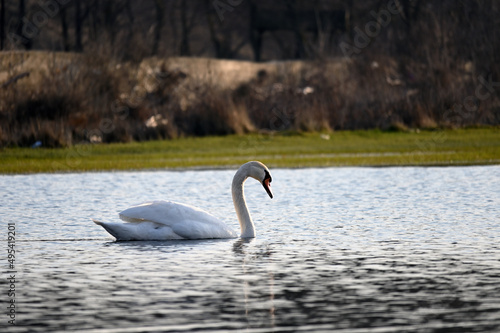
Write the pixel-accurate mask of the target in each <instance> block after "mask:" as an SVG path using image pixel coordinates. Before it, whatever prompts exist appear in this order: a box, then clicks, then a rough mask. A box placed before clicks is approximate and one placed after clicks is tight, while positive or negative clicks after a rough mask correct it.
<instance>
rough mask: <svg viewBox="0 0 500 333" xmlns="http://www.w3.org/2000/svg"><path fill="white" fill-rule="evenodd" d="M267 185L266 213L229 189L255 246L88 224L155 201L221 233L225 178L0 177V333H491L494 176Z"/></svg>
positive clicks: (299, 178)
mask: <svg viewBox="0 0 500 333" xmlns="http://www.w3.org/2000/svg"><path fill="white" fill-rule="evenodd" d="M271 173H272V175H273V184H272V185H273V189H274V194H275V198H274V199H273V200H270V199H269V198H268V197H267V194H266V193H265V191H264V190H263V189H262V186H261V185H260V184H258V183H257V182H255V181H254V180H252V179H250V180H249V181H248V182H247V185H246V188H245V189H246V195H247V201H248V205H249V207H250V210H251V212H252V215H253V218H254V221H255V224H256V229H257V238H255V239H251V240H241V239H228V240H203V241H165V242H114V241H113V238H111V236H109V235H108V234H107V233H106V232H105V231H104V230H103V229H102V228H100V227H99V226H97V225H94V224H93V223H92V222H91V220H90V218H99V219H102V220H117V213H118V212H119V211H121V210H123V209H125V208H127V207H128V206H130V205H133V204H136V203H140V202H143V201H147V200H154V199H169V200H175V201H179V202H185V203H190V204H193V205H196V206H199V207H200V208H203V209H206V210H208V211H210V212H212V213H213V214H214V215H216V216H218V217H220V218H221V219H223V220H224V221H226V222H227V223H228V224H230V225H232V226H234V227H235V228H237V227H238V224H237V221H236V216H235V213H234V209H233V206H232V201H231V196H230V190H229V187H230V183H231V179H232V176H233V174H234V170H231V171H220V170H219V171H186V172H170V171H157V172H126V173H125V172H123V173H122V172H120V173H86V174H55V175H51V174H50V175H47V174H40V175H19V176H0V185H1V189H2V190H1V191H2V203H1V206H0V207H1V208H0V214H1V215H0V217H1V222H2V225H3V227H2V228H3V235H4V236H2V239H3V240H5V239H6V238H7V224H8V223H15V228H16V243H15V246H16V249H17V251H18V252H17V257H16V262H15V269H16V271H17V273H16V285H15V287H16V291H15V301H16V303H15V304H16V323H17V326H15V327H13V326H9V325H8V323H7V321H8V320H9V318H8V316H7V313H6V312H7V310H5V306H2V308H3V309H4V310H2V318H3V319H2V321H1V323H0V331H2V332H5V331H8V332H51V331H61V332H70V331H82V332H83V331H84V332H183V331H205V330H208V331H219V330H220V331H248V332H269V331H276V332H292V331H310V332H321V331H325V332H331V331H338V332H366V331H373V332H500V167H498V166H492V167H456V168H455V167H454V168H328V169H301V170H285V169H276V170H271ZM4 244H5V243H4ZM2 248H4V249H5V248H6V247H5V246H3V247H2ZM3 251H4V255H3V256H2V258H4V259H3V260H4V262H3V263H2V265H3V267H4V268H5V267H7V261H6V259H5V257H6V256H5V250H3ZM6 278H7V277H6V276H5V275H3V277H2V285H3V287H2V289H3V290H4V291H5V289H6V288H5V286H6V285H7V284H6ZM7 287H8V286H7ZM2 298H3V299H2V304H4V305H5V304H7V303H5V302H4V301H8V300H9V298H8V297H7V294H6V293H5V292H2Z"/></svg>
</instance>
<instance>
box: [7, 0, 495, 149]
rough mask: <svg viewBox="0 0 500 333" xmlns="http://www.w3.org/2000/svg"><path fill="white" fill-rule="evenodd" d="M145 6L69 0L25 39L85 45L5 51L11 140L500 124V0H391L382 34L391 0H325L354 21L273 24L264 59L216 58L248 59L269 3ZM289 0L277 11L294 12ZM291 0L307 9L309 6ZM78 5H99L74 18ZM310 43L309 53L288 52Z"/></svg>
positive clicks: (12, 9) (53, 143) (57, 142)
mask: <svg viewBox="0 0 500 333" xmlns="http://www.w3.org/2000/svg"><path fill="white" fill-rule="evenodd" d="M25 2H26V3H27V4H29V6H28V7H27V8H28V9H31V10H32V12H36V11H40V10H41V9H40V7H39V5H37V4H36V3H35V2H34V1H28V0H26V1H25ZM142 3H143V2H142V1H136V0H126V1H125V0H122V1H116V2H109V1H104V2H100V1H88V2H80V1H78V2H74V3H73V2H71V4H69V5H68V6H67V7H64V8H62V7H61V10H60V12H59V13H58V17H59V18H60V19H61V20H60V21H58V20H56V19H55V18H54V19H52V20H50V21H48V22H47V24H46V26H44V27H43V29H40V32H39V34H38V35H37V36H36V38H33V40H30V43H29V45H28V44H26V45H24V47H26V48H28V46H29V48H36V47H38V48H42V49H51V48H52V50H76V51H79V50H82V49H83V52H78V53H70V52H66V53H64V52H44V51H12V50H11V51H3V52H1V53H0V145H1V146H31V145H33V144H34V143H36V142H40V143H41V145H43V146H46V147H59V146H71V145H74V144H76V143H82V142H93V143H99V142H128V141H132V140H135V141H143V140H150V139H163V138H176V137H183V136H204V135H225V134H233V133H236V134H241V133H247V132H262V131H267V132H269V131H330V130H344V129H369V128H379V129H383V130H391V129H393V130H407V129H409V128H454V127H467V126H488V125H493V126H498V125H499V124H500V98H499V91H500V86H499V85H500V83H497V82H498V81H500V58H499V54H500V42H499V41H500V39H498V37H497V31H499V29H500V20H499V17H500V15H499V14H500V7H499V5H498V4H497V3H496V2H495V1H482V0H467V1H462V2H456V1H442V2H439V3H437V2H433V1H423V0H419V1H403V0H401V1H397V2H394V1H393V2H392V3H398V4H399V6H400V7H399V8H398V11H397V12H395V13H392V14H390V15H389V16H385V18H384V17H379V28H378V30H377V31H375V33H374V32H373V31H372V32H369V31H368V30H366V29H367V28H366V27H367V26H368V24H372V27H373V24H375V25H376V24H377V21H376V15H377V13H382V12H383V11H386V12H387V10H388V8H389V5H390V3H391V2H390V1H375V0H373V1H365V2H361V1H359V2H358V1H334V0H332V1H327V0H325V1H319V2H315V3H316V4H317V6H319V7H318V8H315V9H318V10H323V9H339V8H341V9H342V8H343V10H345V12H346V13H348V14H349V17H350V19H349V20H348V21H346V24H347V27H346V31H339V30H337V31H335V32H330V33H327V32H326V31H321V33H319V34H318V35H317V36H315V35H314V34H312V33H311V32H310V31H306V30H300V27H299V28H297V30H296V31H294V32H291V31H275V32H268V33H266V34H265V35H264V39H263V46H262V52H263V58H264V59H282V60H280V61H275V62H263V63H255V62H251V61H243V60H239V61H237V60H215V59H210V58H209V57H210V56H228V57H232V58H236V59H249V58H251V53H252V52H251V47H250V44H251V43H250V41H248V40H246V37H243V36H247V35H249V31H248V29H249V28H248V25H249V24H250V23H249V20H248V15H247V12H246V11H249V10H250V4H257V5H262V6H265V5H266V3H265V2H263V1H262V2H260V1H248V2H242V4H241V5H239V6H237V7H235V8H234V10H233V11H231V12H229V11H228V12H226V13H225V19H224V20H223V21H222V20H218V19H217V14H216V12H215V11H214V8H213V6H212V5H211V3H212V2H210V1H207V2H183V1H177V0H176V1H172V2H168V5H167V7H168V8H164V7H162V6H161V4H162V3H163V2H161V1H155V2H154V4H156V5H155V6H153V2H151V3H146V2H144V4H143V5H142ZM186 3H188V5H186ZM290 3H291V2H276V4H277V5H276V8H275V9H277V10H282V9H280V8H285V9H283V10H285V11H284V12H283V13H288V14H289V13H291V12H290V11H286V10H288V9H286V8H291V7H290ZM293 3H294V5H293V6H295V7H294V8H292V9H293V10H295V13H299V14H300V10H302V9H303V8H302V7H304V6H307V3H309V2H307V3H306V2H301V1H297V2H293ZM77 4H78V5H77ZM102 4H107V5H109V8H108V11H105V12H103V11H102V10H101V9H102V8H101V7H100V6H101V5H102ZM120 4H122V5H123V6H121V5H120ZM77 6H81V8H80V9H82V10H84V11H82V12H85V13H87V14H88V15H87V16H85V17H81V20H79V21H78V22H79V24H80V25H79V26H78V25H77V24H76V23H75V24H76V25H75V26H74V27H73V25H71V26H68V25H66V26H65V25H64V24H63V23H64V22H65V19H66V18H68V17H72V16H74V14H75V13H77V8H79V7H77ZM267 6H268V7H269V5H267ZM280 6H281V7H280ZM293 6H292V7H293ZM301 6H302V7H301ZM321 6H323V7H324V8H323V7H321ZM271 7H272V6H271ZM106 8H107V7H106ZM304 8H305V7H304ZM27 11H28V10H27ZM19 13H21V12H20V10H19V11H18V10H17V6H15V5H13V4H9V5H8V6H7V14H9V15H14V14H19ZM103 13H106V15H105V16H102V15H104V14H103ZM152 13H156V14H157V15H156V16H154V15H152ZM373 13H375V16H374V14H373ZM288 14H286V15H288ZM30 15H31V14H30V13H27V14H26V17H28V18H30V17H31V16H30ZM284 15H285V14H284ZM18 16H19V17H21V16H22V15H20V14H19V15H18ZM153 16H154V17H156V19H154V18H153ZM59 22H61V24H59ZM110 22H114V23H113V24H112V25H110V24H111V23H110ZM151 22H153V23H151ZM154 22H156V23H154ZM60 26H61V27H64V28H61V27H60ZM77 26H78V27H79V28H78V29H77ZM80 28H81V29H80ZM64 29H66V30H64ZM146 31H151V32H152V33H149V32H148V33H145V32H146ZM360 31H361V32H362V33H361V34H363V33H364V34H365V36H364V37H363V36H361V34H360ZM363 31H364V32H363ZM98 32H100V33H98ZM104 32H106V33H104ZM366 34H369V35H370V37H367V36H366ZM60 36H62V37H60ZM72 36H73V37H72ZM297 36H300V37H301V38H300V39H297ZM58 38H61V40H60V41H59V42H57V40H58ZM297 40H299V41H300V43H298V42H297ZM139 41H140V42H139ZM273 41H274V42H273ZM294 41H295V42H294ZM222 42H224V43H223V44H221V43H222ZM299 44H300V45H299ZM50 45H56V46H54V47H52V46H51V47H49V46H50ZM57 45H59V46H57ZM61 45H64V48H62V47H61ZM345 45H348V46H349V47H350V49H349V50H350V51H348V52H346V49H345ZM18 46H19V45H18ZM222 46H223V47H222ZM299 46H300V48H301V49H303V52H302V54H301V55H300V57H301V58H302V59H301V60H286V59H289V58H290V55H292V54H297V52H296V51H297V49H298V48H299ZM217 47H219V49H217ZM221 47H222V49H225V50H226V51H228V50H231V52H229V51H228V52H226V53H224V52H222V51H221ZM14 48H16V47H11V49H14ZM354 48H355V51H353V52H352V50H353V49H354ZM214 50H215V51H214ZM217 50H219V51H217ZM150 51H151V52H150ZM221 52H222V53H221ZM151 55H154V56H151ZM179 55H190V56H198V57H192V58H187V57H177V56H179ZM249 55H250V56H249ZM346 55H348V56H347V57H346Z"/></svg>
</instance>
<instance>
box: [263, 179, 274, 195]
mask: <svg viewBox="0 0 500 333" xmlns="http://www.w3.org/2000/svg"><path fill="white" fill-rule="evenodd" d="M262 185H263V186H264V188H265V189H266V192H267V194H269V197H270V198H271V199H272V198H273V191H271V178H266V179H264V182H263V183H262Z"/></svg>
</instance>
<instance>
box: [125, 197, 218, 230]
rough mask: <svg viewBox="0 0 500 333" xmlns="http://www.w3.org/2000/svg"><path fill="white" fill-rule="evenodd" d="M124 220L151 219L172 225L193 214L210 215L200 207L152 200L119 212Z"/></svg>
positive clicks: (138, 220) (139, 220) (134, 221)
mask: <svg viewBox="0 0 500 333" xmlns="http://www.w3.org/2000/svg"><path fill="white" fill-rule="evenodd" d="M119 215H120V218H121V219H122V220H123V221H125V222H131V223H137V222H143V221H151V222H155V223H160V224H164V225H168V226H170V225H172V224H174V223H176V222H177V221H180V220H185V219H190V218H192V217H193V216H203V215H210V214H208V213H206V212H204V211H202V210H200V209H197V208H195V207H192V206H188V205H185V204H180V203H177V202H172V201H152V202H145V203H142V204H140V205H137V206H133V207H130V208H127V209H125V210H124V211H122V212H120V214H119Z"/></svg>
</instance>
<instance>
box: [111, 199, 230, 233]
mask: <svg viewBox="0 0 500 333" xmlns="http://www.w3.org/2000/svg"><path fill="white" fill-rule="evenodd" d="M120 218H121V219H122V220H123V221H125V222H130V223H141V222H154V223H156V224H158V225H159V227H161V226H165V227H168V228H170V229H171V230H172V231H173V232H174V233H175V234H177V235H178V236H179V237H181V238H187V239H200V238H231V237H237V236H238V235H237V233H236V232H234V231H233V230H232V229H231V228H229V227H228V226H227V225H226V224H225V223H223V222H222V221H220V220H219V219H217V218H216V217H215V216H213V215H211V214H209V213H207V212H205V211H203V210H201V209H199V208H196V207H193V206H189V205H185V204H180V203H176V202H171V201H153V202H146V203H143V204H141V205H138V206H134V207H131V208H128V209H126V210H124V211H123V212H121V213H120ZM141 224H142V223H141Z"/></svg>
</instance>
